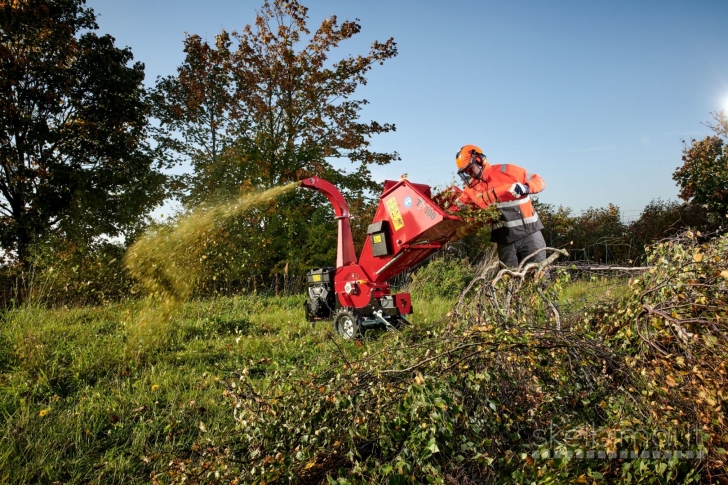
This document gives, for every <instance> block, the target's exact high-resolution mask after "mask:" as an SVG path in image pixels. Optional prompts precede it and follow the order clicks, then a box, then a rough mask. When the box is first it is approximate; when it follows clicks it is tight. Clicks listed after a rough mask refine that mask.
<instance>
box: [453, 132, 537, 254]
mask: <svg viewBox="0 0 728 485" xmlns="http://www.w3.org/2000/svg"><path fill="white" fill-rule="evenodd" d="M455 163H456V164H457V167H458V175H459V176H460V178H462V180H463V182H464V184H465V188H464V189H463V190H462V191H460V192H459V193H458V202H459V203H461V204H465V205H470V206H476V207H481V208H483V209H485V208H486V207H488V206H489V205H491V204H495V205H496V207H498V209H500V213H501V216H500V220H498V221H495V222H493V223H492V225H491V233H490V240H491V242H494V243H497V244H498V258H499V259H500V260H501V261H502V262H503V263H504V264H505V265H506V266H508V267H509V268H514V267H516V266H518V265H519V264H520V263H521V261H523V259H524V258H526V257H527V256H529V255H531V254H533V253H535V252H536V251H538V250H539V249H542V248H545V247H546V242H545V241H544V239H543V235H542V234H541V229H543V224H542V223H541V220H540V219H539V217H538V214H537V213H536V211H535V210H534V208H533V204H532V203H531V198H530V196H529V195H530V194H535V193H538V192H541V191H542V190H543V189H544V188H545V187H546V182H544V180H543V179H542V178H541V177H539V176H538V175H536V174H529V173H528V172H526V170H524V169H523V168H521V167H519V166H518V165H511V164H503V165H490V164H489V163H488V158H487V157H486V156H485V155H483V151H482V150H481V149H480V148H478V147H477V146H475V145H465V146H464V147H462V148H461V149H460V150H459V151H458V152H457V154H456V156H455ZM545 258H546V253H545V251H541V252H540V253H538V254H537V255H536V256H534V257H533V258H530V259H529V260H528V263H531V262H534V263H537V262H540V261H542V260H543V259H545Z"/></svg>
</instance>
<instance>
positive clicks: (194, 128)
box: [154, 0, 398, 202]
mask: <svg viewBox="0 0 728 485" xmlns="http://www.w3.org/2000/svg"><path fill="white" fill-rule="evenodd" d="M306 23H307V9H306V7H304V6H302V5H301V4H299V3H297V2H295V1H294V2H284V1H280V0H277V1H275V2H273V3H268V2H266V3H265V4H264V5H263V7H262V8H261V10H260V11H259V12H258V14H257V16H256V19H255V24H254V25H247V26H246V27H245V28H244V29H243V31H242V32H241V33H237V32H232V33H229V32H227V31H222V32H220V34H218V35H217V36H216V38H215V43H214V45H210V44H208V43H207V42H206V41H204V40H202V38H200V37H199V36H197V35H190V36H188V37H187V38H186V39H185V41H184V51H185V54H186V57H185V61H184V63H183V64H182V65H181V66H180V67H179V69H178V73H177V75H176V76H170V77H167V78H164V79H160V80H159V82H158V84H157V88H156V90H155V92H154V101H155V106H156V108H155V112H154V114H155V116H156V117H157V118H158V119H159V121H160V125H161V126H160V130H159V131H158V133H157V135H158V136H157V138H158V141H159V143H160V147H162V148H163V149H164V154H165V156H166V157H168V158H169V159H170V160H174V161H177V162H186V163H189V164H190V165H191V166H192V170H193V173H192V175H191V176H190V177H189V178H188V179H187V184H186V188H187V189H188V190H189V193H188V198H189V199H188V200H190V201H193V202H198V201H200V200H202V199H205V198H206V197H208V196H210V195H212V194H214V193H217V192H219V191H224V192H230V191H232V192H237V190H239V188H240V186H242V185H244V184H249V185H252V186H256V187H269V186H273V185H277V184H281V183H286V182H289V181H293V180H300V179H301V178H303V177H306V176H310V175H319V176H322V177H326V178H329V179H331V181H332V182H334V183H337V184H338V185H341V186H342V187H343V188H345V189H349V190H353V191H355V192H360V191H362V190H366V189H372V188H374V186H373V184H372V181H371V179H370V174H369V170H368V168H367V166H368V165H370V164H387V163H389V162H391V161H393V160H397V159H398V155H397V153H381V152H376V151H374V150H372V149H371V145H370V138H371V136H372V135H376V134H380V133H387V132H389V131H393V130H394V129H395V126H394V125H392V124H388V123H383V124H382V123H378V122H376V121H369V122H364V121H361V120H360V117H359V114H360V111H361V109H362V108H363V106H364V105H366V104H368V102H367V100H365V99H361V100H356V99H353V98H352V96H353V95H354V93H355V91H356V89H357V87H358V86H360V85H363V84H366V74H367V72H368V71H369V70H370V69H371V68H372V66H373V65H374V64H377V63H379V64H381V63H383V62H384V61H386V60H387V59H390V58H392V57H394V56H395V55H396V54H397V48H396V44H395V43H394V40H393V39H391V38H390V39H389V40H387V41H386V42H384V43H380V42H376V41H375V42H374V43H373V44H372V46H371V49H370V52H369V53H368V54H367V55H358V56H348V57H344V58H342V59H340V60H337V61H333V60H332V59H331V56H332V54H333V52H332V51H334V50H335V49H336V48H337V47H338V46H339V45H340V43H341V42H343V41H345V40H347V39H350V38H352V37H353V36H355V35H357V34H358V33H359V32H360V30H361V26H360V25H359V24H358V23H356V22H355V21H344V22H341V23H339V21H338V19H337V18H336V16H331V17H329V18H327V19H325V20H324V21H323V22H322V23H321V25H320V26H319V27H318V29H317V30H316V31H315V32H314V33H313V34H311V32H310V31H309V29H308V28H307V26H306ZM304 38H306V39H307V41H306V43H305V45H301V44H303V43H304V40H303V39H304ZM336 158H348V159H349V160H351V161H352V162H354V167H353V170H350V171H347V172H346V173H344V172H343V171H338V170H335V169H334V168H333V167H332V165H331V163H330V162H329V160H331V159H336Z"/></svg>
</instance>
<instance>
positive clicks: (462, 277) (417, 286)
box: [410, 256, 473, 300]
mask: <svg viewBox="0 0 728 485" xmlns="http://www.w3.org/2000/svg"><path fill="white" fill-rule="evenodd" d="M472 277H473V269H472V267H471V265H470V263H469V262H468V260H467V259H460V258H455V257H447V256H445V257H439V258H436V259H432V260H430V261H429V263H428V264H427V265H426V266H423V267H421V268H419V269H418V270H417V271H416V272H415V273H414V274H413V275H412V283H411V284H410V291H411V292H412V294H413V296H415V297H416V298H420V299H428V300H429V299H433V298H453V297H455V296H456V295H457V294H458V293H460V292H461V291H462V290H463V289H464V288H465V286H466V285H467V284H468V282H469V281H470V280H471V279H472Z"/></svg>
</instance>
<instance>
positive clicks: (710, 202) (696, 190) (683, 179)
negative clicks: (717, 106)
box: [672, 111, 728, 218]
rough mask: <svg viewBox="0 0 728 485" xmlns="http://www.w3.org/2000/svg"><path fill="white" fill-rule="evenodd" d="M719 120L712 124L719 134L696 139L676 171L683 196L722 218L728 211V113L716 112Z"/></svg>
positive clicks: (687, 147) (674, 176)
mask: <svg viewBox="0 0 728 485" xmlns="http://www.w3.org/2000/svg"><path fill="white" fill-rule="evenodd" d="M713 117H714V119H715V122H716V124H712V125H708V126H709V127H710V128H711V129H712V130H713V131H714V132H715V136H708V137H705V138H704V139H702V140H692V142H691V143H690V145H689V146H687V145H686V146H685V149H684V150H683V157H682V159H683V162H684V163H683V166H682V167H678V169H677V170H675V172H674V173H673V174H672V178H673V180H675V181H676V182H677V184H678V186H679V187H680V193H679V194H678V195H679V196H680V198H681V199H683V200H685V201H687V202H690V203H691V204H694V205H703V206H705V207H706V208H707V209H708V210H709V211H710V212H711V213H713V214H715V215H717V216H718V217H720V218H725V217H726V215H727V214H728V145H726V138H728V116H726V113H725V112H724V111H720V112H718V113H715V114H714V115H713Z"/></svg>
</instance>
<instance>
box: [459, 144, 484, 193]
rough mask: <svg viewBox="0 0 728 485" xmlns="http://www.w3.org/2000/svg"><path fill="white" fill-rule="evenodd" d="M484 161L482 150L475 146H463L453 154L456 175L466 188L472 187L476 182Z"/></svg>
mask: <svg viewBox="0 0 728 485" xmlns="http://www.w3.org/2000/svg"><path fill="white" fill-rule="evenodd" d="M486 160H487V158H486V156H485V155H483V150H481V149H480V148H478V147H477V146H475V145H465V146H464V147H462V148H461V149H460V150H459V151H458V152H457V153H456V154H455V164H456V165H457V166H458V175H459V176H460V178H461V179H462V180H463V182H464V183H465V185H466V186H467V187H473V186H475V184H476V183H477V182H478V180H479V179H480V177H481V175H482V173H483V166H484V165H485V164H486ZM474 166H475V167H474Z"/></svg>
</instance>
